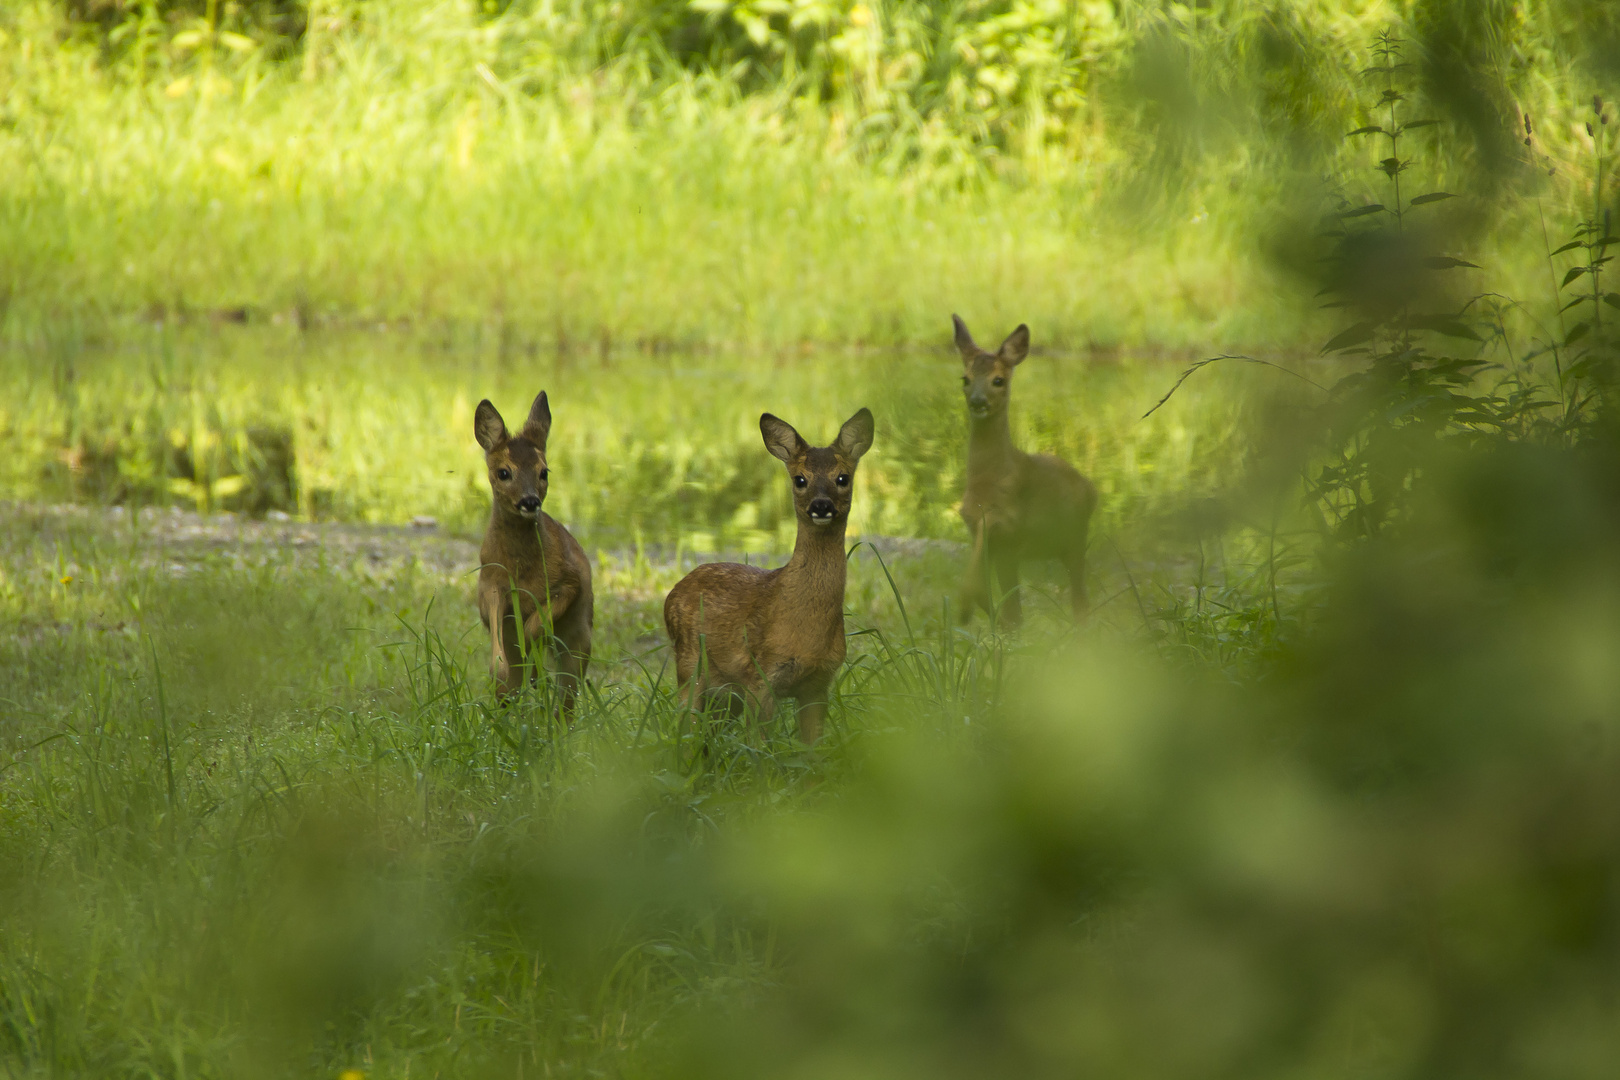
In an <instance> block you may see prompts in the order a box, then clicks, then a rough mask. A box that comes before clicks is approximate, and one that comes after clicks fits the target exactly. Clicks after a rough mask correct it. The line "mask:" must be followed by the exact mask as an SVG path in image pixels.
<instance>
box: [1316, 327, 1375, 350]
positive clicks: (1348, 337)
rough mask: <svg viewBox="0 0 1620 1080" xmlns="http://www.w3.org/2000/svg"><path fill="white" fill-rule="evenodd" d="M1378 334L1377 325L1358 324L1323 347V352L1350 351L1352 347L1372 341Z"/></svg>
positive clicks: (1340, 333) (1342, 332)
mask: <svg viewBox="0 0 1620 1080" xmlns="http://www.w3.org/2000/svg"><path fill="white" fill-rule="evenodd" d="M1377 332H1378V326H1377V324H1376V323H1373V322H1359V323H1356V324H1355V325H1354V326H1352V327H1349V328H1348V329H1346V330H1342V331H1340V332H1339V333H1338V334H1337V335H1336V336H1334V337H1333V338H1332V339H1331V340H1330V341H1329V342H1328V343H1327V344H1326V345H1323V346H1322V351H1323V352H1337V351H1338V350H1340V349H1348V348H1349V347H1350V346H1352V345H1360V344H1361V343H1362V342H1364V341H1367V340H1368V339H1370V338H1371V337H1372V336H1373V335H1374V334H1375V333H1377Z"/></svg>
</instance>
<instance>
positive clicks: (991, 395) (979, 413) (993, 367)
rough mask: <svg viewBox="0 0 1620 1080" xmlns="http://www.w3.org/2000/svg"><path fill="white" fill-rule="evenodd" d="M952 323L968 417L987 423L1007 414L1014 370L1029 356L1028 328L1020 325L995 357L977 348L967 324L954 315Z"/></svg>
mask: <svg viewBox="0 0 1620 1080" xmlns="http://www.w3.org/2000/svg"><path fill="white" fill-rule="evenodd" d="M951 322H952V323H954V324H955V326H956V349H957V351H958V352H960V353H961V354H962V396H963V397H965V398H966V399H967V407H968V415H969V416H971V417H973V418H974V419H975V420H984V419H986V418H988V417H991V416H996V415H997V414H999V413H1003V412H1006V411H1007V397H1008V395H1009V394H1011V393H1012V374H1013V368H1015V367H1017V366H1018V365H1019V364H1021V363H1023V361H1024V357H1026V356H1028V355H1029V327H1027V326H1025V325H1023V324H1022V323H1020V324H1019V326H1018V329H1016V330H1014V331H1013V332H1012V333H1010V334H1008V335H1007V340H1006V341H1003V342H1002V343H1001V348H999V349H997V350H996V351H995V352H993V353H992V352H985V351H984V350H983V349H981V348H979V346H978V345H976V344H974V341H973V335H972V334H970V333H968V328H967V323H965V322H963V321H962V320H961V319H960V318H958V317H957V316H955V315H952V316H951Z"/></svg>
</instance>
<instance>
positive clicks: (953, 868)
mask: <svg viewBox="0 0 1620 1080" xmlns="http://www.w3.org/2000/svg"><path fill="white" fill-rule="evenodd" d="M1613 470H1614V461H1613V458H1612V455H1610V454H1608V453H1606V452H1604V451H1602V450H1598V451H1596V452H1592V451H1582V452H1568V451H1543V450H1534V451H1531V450H1527V449H1523V448H1521V449H1517V450H1515V449H1507V450H1503V451H1499V452H1497V453H1494V454H1492V455H1488V456H1484V457H1481V458H1478V459H1475V460H1471V461H1449V462H1447V461H1441V460H1437V461H1436V462H1435V463H1434V466H1433V467H1432V468H1431V469H1429V470H1426V476H1427V477H1428V479H1427V480H1426V483H1428V484H1429V485H1430V488H1429V491H1428V494H1429V495H1430V496H1431V498H1429V499H1428V500H1426V501H1425V505H1426V506H1428V507H1429V509H1430V511H1431V512H1430V514H1429V516H1428V517H1427V518H1426V519H1425V520H1424V521H1422V522H1421V523H1417V524H1415V525H1414V526H1413V527H1412V528H1410V529H1408V530H1406V531H1405V533H1404V534H1402V535H1401V536H1400V537H1398V538H1394V539H1392V540H1391V542H1389V543H1386V544H1384V545H1383V546H1381V547H1367V548H1364V549H1362V550H1361V551H1359V552H1358V553H1357V554H1356V557H1354V558H1351V559H1347V560H1346V561H1345V563H1344V564H1343V565H1342V566H1340V567H1339V568H1337V569H1336V570H1335V571H1334V572H1332V573H1331V574H1330V575H1329V578H1328V580H1327V582H1326V583H1325V585H1326V588H1325V591H1324V595H1322V596H1321V597H1319V599H1318V600H1316V601H1315V602H1313V603H1312V604H1311V605H1308V606H1306V605H1301V604H1300V603H1299V602H1298V600H1297V596H1291V595H1285V596H1284V598H1283V612H1284V614H1285V616H1286V617H1287V618H1288V619H1290V620H1296V622H1295V625H1294V626H1293V628H1292V629H1289V630H1287V631H1286V633H1285V634H1284V635H1283V638H1284V648H1283V650H1282V652H1281V654H1280V657H1278V658H1277V659H1278V660H1280V662H1276V661H1275V660H1274V661H1268V662H1267V663H1266V664H1265V666H1264V671H1265V677H1264V678H1263V679H1261V680H1258V681H1256V680H1252V679H1250V680H1234V679H1232V678H1230V677H1229V676H1230V675H1231V674H1233V669H1232V668H1231V667H1230V666H1229V665H1228V664H1227V663H1225V662H1224V660H1223V658H1222V657H1220V656H1219V655H1216V654H1213V653H1206V654H1202V655H1201V654H1199V653H1198V652H1197V651H1195V650H1190V649H1188V648H1187V647H1186V646H1187V645H1188V644H1194V642H1192V641H1191V640H1190V639H1189V638H1183V639H1182V640H1179V641H1172V642H1170V643H1169V644H1170V646H1171V647H1170V648H1169V649H1168V650H1166V651H1163V652H1156V650H1154V649H1152V648H1147V649H1144V648H1141V647H1139V646H1133V645H1132V644H1131V643H1130V642H1131V634H1130V633H1129V632H1128V631H1130V630H1131V626H1130V622H1129V619H1128V615H1129V614H1130V608H1129V607H1126V606H1116V607H1110V606H1106V605H1105V606H1104V607H1103V609H1102V616H1103V621H1102V622H1101V623H1100V624H1099V625H1097V626H1094V627H1093V628H1092V630H1091V631H1089V632H1087V633H1085V634H1083V635H1081V636H1080V637H1079V638H1078V639H1076V638H1074V637H1067V636H1066V635H1063V634H1054V633H1053V627H1052V626H1050V625H1046V624H1044V622H1043V621H1041V620H1037V623H1036V625H1035V626H1034V627H1032V628H1031V629H1030V630H1029V631H1028V632H1027V633H1026V636H1025V637H1024V638H1023V639H1022V640H1021V641H1018V642H1012V641H1007V640H1001V639H996V638H993V637H991V638H975V637H973V636H971V635H966V634H963V633H962V632H961V631H960V630H958V629H957V628H955V627H954V626H952V625H951V624H950V621H949V620H947V619H944V618H940V617H937V616H933V615H931V614H930V613H929V612H930V607H931V605H930V603H929V602H928V593H929V591H930V589H931V588H933V586H931V585H930V584H929V582H928V581H927V580H926V578H924V577H922V576H921V565H922V564H921V563H920V561H918V560H908V561H905V562H902V563H900V564H897V565H896V567H895V568H894V574H895V580H896V583H897V585H898V591H896V592H891V593H889V596H890V599H889V600H888V601H887V603H886V605H879V604H878V603H876V602H875V599H874V597H875V596H876V594H875V593H874V592H873V590H874V589H876V588H879V587H885V588H886V586H887V578H886V577H884V575H883V573H882V570H881V569H880V568H879V567H878V566H877V564H876V562H875V560H864V561H860V562H858V563H857V564H856V572H855V574H854V575H853V578H854V580H853V583H852V584H853V588H852V591H851V597H850V606H851V609H852V610H853V611H854V612H855V613H856V614H855V616H854V618H853V619H852V620H851V630H852V631H854V632H855V634H854V636H853V638H852V642H851V644H852V647H853V648H852V656H851V664H850V666H849V668H848V669H847V670H846V672H845V673H844V675H843V677H842V678H841V680H840V682H839V686H838V690H837V693H836V695H835V701H834V708H833V713H832V719H833V723H832V725H831V727H830V730H829V734H828V737H827V740H826V745H825V746H824V747H822V748H821V749H819V750H818V751H817V752H815V753H813V754H807V753H805V752H804V750H803V749H802V748H801V747H798V746H796V745H795V744H794V742H793V741H792V738H791V736H790V735H789V734H787V732H788V731H790V730H791V725H790V724H789V725H783V727H782V729H781V731H780V732H769V733H766V735H765V736H764V737H763V738H759V737H751V736H749V735H747V734H746V733H745V732H744V731H743V730H741V729H740V728H737V727H733V726H730V725H728V724H726V723H724V722H721V721H718V720H716V721H715V722H713V723H700V724H696V725H693V724H690V723H683V722H682V712H681V710H679V709H678V708H675V707H674V706H673V704H672V700H671V697H670V687H669V685H668V681H667V675H666V674H665V673H664V671H663V665H662V663H661V661H660V659H659V654H658V653H657V652H656V651H650V650H649V648H648V645H647V643H646V642H645V639H644V637H643V635H644V634H645V629H644V627H645V620H646V619H647V617H648V616H649V615H650V614H651V613H652V612H653V611H654V610H655V608H656V604H657V596H658V593H659V589H660V587H661V586H662V584H664V583H665V582H667V581H668V580H670V579H671V578H672V576H673V574H674V573H675V570H674V569H673V568H672V567H667V566H666V567H662V568H658V569H654V570H646V569H643V570H632V571H631V574H632V577H631V578H629V579H624V580H620V581H618V582H616V584H615V585H614V586H613V587H612V588H611V589H609V588H604V590H603V596H604V601H605V602H604V605H603V609H602V615H601V619H600V621H599V625H598V628H599V631H600V634H599V641H600V642H601V644H602V649H601V653H600V654H599V663H598V664H597V666H596V668H595V680H594V686H593V688H592V692H591V694H590V695H588V696H587V698H586V699H585V700H584V702H583V703H582V706H581V712H580V716H579V718H578V720H577V721H576V723H575V725H574V727H573V728H572V729H564V728H562V727H561V726H559V725H557V724H556V723H555V722H554V721H553V720H552V719H551V718H550V711H549V709H548V707H547V706H548V701H547V693H548V692H547V691H546V690H545V689H542V690H541V691H540V692H539V693H537V694H535V695H533V696H531V697H529V698H527V699H525V700H523V701H520V702H519V703H518V704H516V705H515V706H513V707H510V708H505V709H501V708H497V707H495V705H494V703H493V699H492V697H491V696H490V694H489V692H488V687H487V682H486V679H485V677H484V675H483V673H482V672H481V670H479V669H478V668H477V667H476V666H474V665H475V664H476V660H475V659H474V658H475V657H476V655H477V653H478V652H479V651H480V650H479V648H478V645H477V642H476V640H474V639H475V638H476V625H477V623H476V617H475V615H474V613H473V611H472V609H471V607H470V606H469V605H468V604H467V603H466V594H467V591H468V589H469V585H468V584H467V583H466V581H465V580H462V581H459V582H458V581H455V580H454V579H450V580H447V579H445V578H444V577H442V576H439V575H438V574H436V573H434V572H431V571H430V570H428V569H427V568H426V567H424V566H414V567H413V566H411V565H409V564H405V565H402V566H400V567H399V568H398V569H397V570H395V571H394V572H393V573H392V574H391V575H389V576H385V577H382V578H380V579H377V580H371V581H368V580H366V579H364V578H359V577H355V576H350V575H349V574H347V573H345V572H344V571H343V569H342V568H341V567H340V566H326V567H322V566H319V565H314V566H312V565H310V564H308V563H307V562H302V563H301V562H300V561H299V560H298V558H297V557H295V555H294V553H292V552H290V551H288V550H287V549H285V548H269V549H253V548H249V549H246V550H240V549H233V548H230V547H226V548H224V549H218V550H217V552H216V553H214V554H209V553H208V549H207V548H206V547H204V548H201V549H197V548H192V549H189V550H181V549H179V548H177V547H175V546H174V545H172V544H170V545H167V546H165V545H162V544H159V543H157V542H155V541H154V540H152V539H151V538H148V539H145V540H143V539H141V537H140V536H139V535H135V534H133V533H132V532H131V530H130V529H129V527H128V525H127V524H119V525H114V526H108V525H106V524H105V523H104V522H105V521H106V520H107V519H106V517H105V515H90V514H87V513H82V512H80V513H77V514H75V513H73V512H64V511H53V512H51V513H49V514H37V513H27V512H25V513H13V514H10V515H7V516H6V517H4V518H3V519H0V543H3V548H0V574H3V577H0V625H3V626H4V628H5V631H6V632H5V634H4V635H0V699H3V700H4V701H5V702H6V707H7V709H8V713H9V715H10V716H11V717H12V718H13V719H12V721H11V723H9V724H8V726H7V727H6V730H5V731H4V733H3V734H0V859H3V860H4V864H5V865H7V866H9V867H22V868H25V871H24V872H22V873H13V874H8V875H3V876H0V929H3V933H0V1063H3V1065H4V1068H5V1069H6V1070H7V1071H9V1072H12V1073H15V1074H17V1075H25V1076H26V1075H82V1074H86V1073H94V1074H97V1075H105V1076H176V1077H178V1076H241V1075H265V1076H280V1075H311V1074H314V1075H329V1076H330V1075H336V1074H338V1073H339V1072H341V1071H343V1070H348V1069H358V1070H360V1071H362V1072H363V1073H364V1074H366V1075H368V1076H376V1077H400V1078H403V1077H406V1076H420V1075H423V1074H424V1073H429V1072H431V1073H437V1074H439V1075H443V1076H487V1075H490V1074H492V1073H494V1074H501V1075H514V1076H515V1075H518V1074H519V1073H520V1072H521V1073H522V1074H523V1075H535V1074H539V1075H547V1074H548V1073H549V1074H551V1075H606V1076H649V1075H651V1076H733V1075H735V1076H739V1077H740V1076H750V1077H758V1076H783V1077H800V1076H816V1077H844V1076H848V1077H856V1076H871V1075H874V1074H875V1075H880V1076H885V1077H895V1078H906V1077H922V1076H929V1077H935V1076H941V1075H943V1076H962V1077H969V1076H982V1075H1010V1074H1014V1073H1016V1074H1018V1075H1029V1076H1038V1077H1046V1076H1051V1077H1059V1076H1072V1075H1075V1074H1076V1072H1083V1071H1087V1070H1091V1069H1098V1070H1105V1071H1108V1070H1121V1071H1151V1072H1154V1073H1156V1074H1158V1075H1165V1076H1172V1077H1195V1076H1207V1075H1209V1074H1210V1072H1211V1071H1218V1072H1243V1071H1249V1070H1251V1069H1253V1070H1256V1071H1283V1072H1304V1073H1322V1074H1329V1075H1336V1074H1343V1073H1349V1074H1354V1073H1357V1072H1360V1071H1368V1070H1374V1071H1378V1070H1382V1071H1387V1072H1389V1073H1391V1074H1394V1075H1410V1076H1419V1075H1474V1074H1478V1073H1479V1072H1482V1071H1489V1069H1490V1068H1495V1070H1496V1071H1497V1072H1498V1074H1501V1075H1510V1076H1518V1075H1524V1076H1533V1075H1542V1074H1544V1073H1545V1072H1547V1071H1549V1070H1554V1069H1556V1070H1559V1071H1562V1072H1563V1073H1565V1074H1567V1075H1575V1076H1593V1077H1596V1076H1601V1075H1604V1074H1605V1070H1606V1069H1607V1068H1608V1066H1609V1064H1610V1063H1611V1062H1612V1060H1613V1054H1614V1051H1615V1045H1614V1031H1615V1027H1614V1024H1613V1016H1612V1001H1613V994H1614V971H1615V968H1614V965H1613V962H1612V961H1613V955H1612V954H1613V949H1612V942H1613V940H1614V937H1613V935H1614V924H1615V914H1614V907H1613V905H1612V904H1611V903H1609V900H1610V899H1611V897H1610V895H1609V894H1610V891H1611V889H1610V885H1611V883H1612V877H1613V860H1614V855H1613V852H1614V841H1615V835H1614V822H1615V821H1616V820H1617V819H1616V816H1615V814H1614V812H1613V811H1614V799H1615V787H1614V784H1613V782H1612V771H1613V764H1614V762H1613V756H1614V755H1613V751H1612V747H1611V744H1612V742H1613V738H1612V735H1613V733H1612V730H1611V729H1612V727H1613V717H1614V716H1615V715H1617V712H1616V709H1615V707H1614V706H1615V699H1616V695H1617V693H1620V686H1617V684H1616V680H1615V678H1614V676H1613V673H1612V665H1609V664H1607V663H1606V658H1607V656H1608V655H1609V654H1611V653H1612V651H1613V650H1612V645H1613V643H1614V642H1615V641H1616V640H1620V629H1617V622H1616V618H1615V612H1616V611H1617V610H1620V605H1617V603H1616V600H1615V598H1616V592H1615V589H1616V583H1615V581H1614V574H1613V570H1612V568H1613V566H1614V565H1615V563H1614V539H1613V538H1614V536H1615V535H1617V534H1620V530H1617V529H1616V527H1615V522H1616V520H1617V518H1616V509H1615V506H1614V503H1613V497H1612V494H1611V493H1612V481H1611V477H1612V475H1613ZM126 519H127V515H126ZM942 569H943V568H942ZM626 586H629V587H626ZM430 599H431V600H433V602H432V603H431V605H430V604H429V601H430ZM899 599H904V600H905V601H906V605H905V612H904V614H902V612H901V609H900V606H899V603H898V600H899ZM1207 599H1208V600H1217V599H1218V600H1220V601H1222V602H1223V603H1226V602H1236V603H1238V604H1241V605H1243V606H1244V607H1245V608H1246V609H1247V611H1248V612H1249V614H1250V615H1251V616H1252V617H1253V618H1254V619H1255V620H1256V621H1258V622H1264V621H1265V620H1267V619H1268V618H1269V616H1268V614H1267V613H1268V611H1270V610H1272V608H1273V604H1274V603H1275V601H1270V600H1268V599H1267V598H1266V597H1265V595H1264V593H1263V592H1262V591H1259V590H1252V589H1251V590H1249V591H1248V592H1247V593H1245V592H1242V591H1241V590H1239V591H1234V592H1228V593H1226V594H1223V595H1212V596H1210V597H1208V598H1207ZM609 600H611V602H606V601H609ZM396 612H397V613H398V614H397V615H396ZM941 614H943V612H941ZM1301 617H1304V621H1303V622H1302V623H1301V622H1298V621H1297V620H1299V619H1301ZM1275 625H1276V624H1275V623H1274V624H1273V626H1275ZM1121 631H1127V632H1126V633H1121ZM1209 640H1214V638H1213V635H1212V636H1211V638H1210V639H1209ZM1504 1063H1506V1064H1504Z"/></svg>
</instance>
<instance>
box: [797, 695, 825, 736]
mask: <svg viewBox="0 0 1620 1080" xmlns="http://www.w3.org/2000/svg"><path fill="white" fill-rule="evenodd" d="M826 719H827V684H826V683H825V682H823V683H819V684H816V685H813V686H806V687H804V688H803V689H802V690H801V691H800V694H799V741H800V742H802V743H804V744H805V745H806V746H814V745H815V742H816V740H817V739H819V738H821V727H822V723H823V722H824V721H825V720H826Z"/></svg>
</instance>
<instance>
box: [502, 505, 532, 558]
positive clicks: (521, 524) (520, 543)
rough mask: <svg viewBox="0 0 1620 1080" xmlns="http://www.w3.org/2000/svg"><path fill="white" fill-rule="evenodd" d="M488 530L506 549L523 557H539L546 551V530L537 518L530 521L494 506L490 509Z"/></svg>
mask: <svg viewBox="0 0 1620 1080" xmlns="http://www.w3.org/2000/svg"><path fill="white" fill-rule="evenodd" d="M489 531H490V533H491V534H492V535H496V536H499V537H500V538H501V543H502V545H503V546H504V547H506V549H507V550H509V551H511V552H513V553H515V554H517V555H520V556H523V557H524V558H527V559H539V558H540V557H541V556H542V555H544V554H545V553H546V551H545V547H546V530H545V528H544V523H543V522H542V521H541V520H539V519H536V520H534V521H531V520H529V519H528V518H526V517H520V516H519V515H517V514H513V513H511V512H509V511H507V510H503V509H502V508H501V507H499V506H496V507H494V508H493V509H492V510H491V511H490V516H489Z"/></svg>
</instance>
